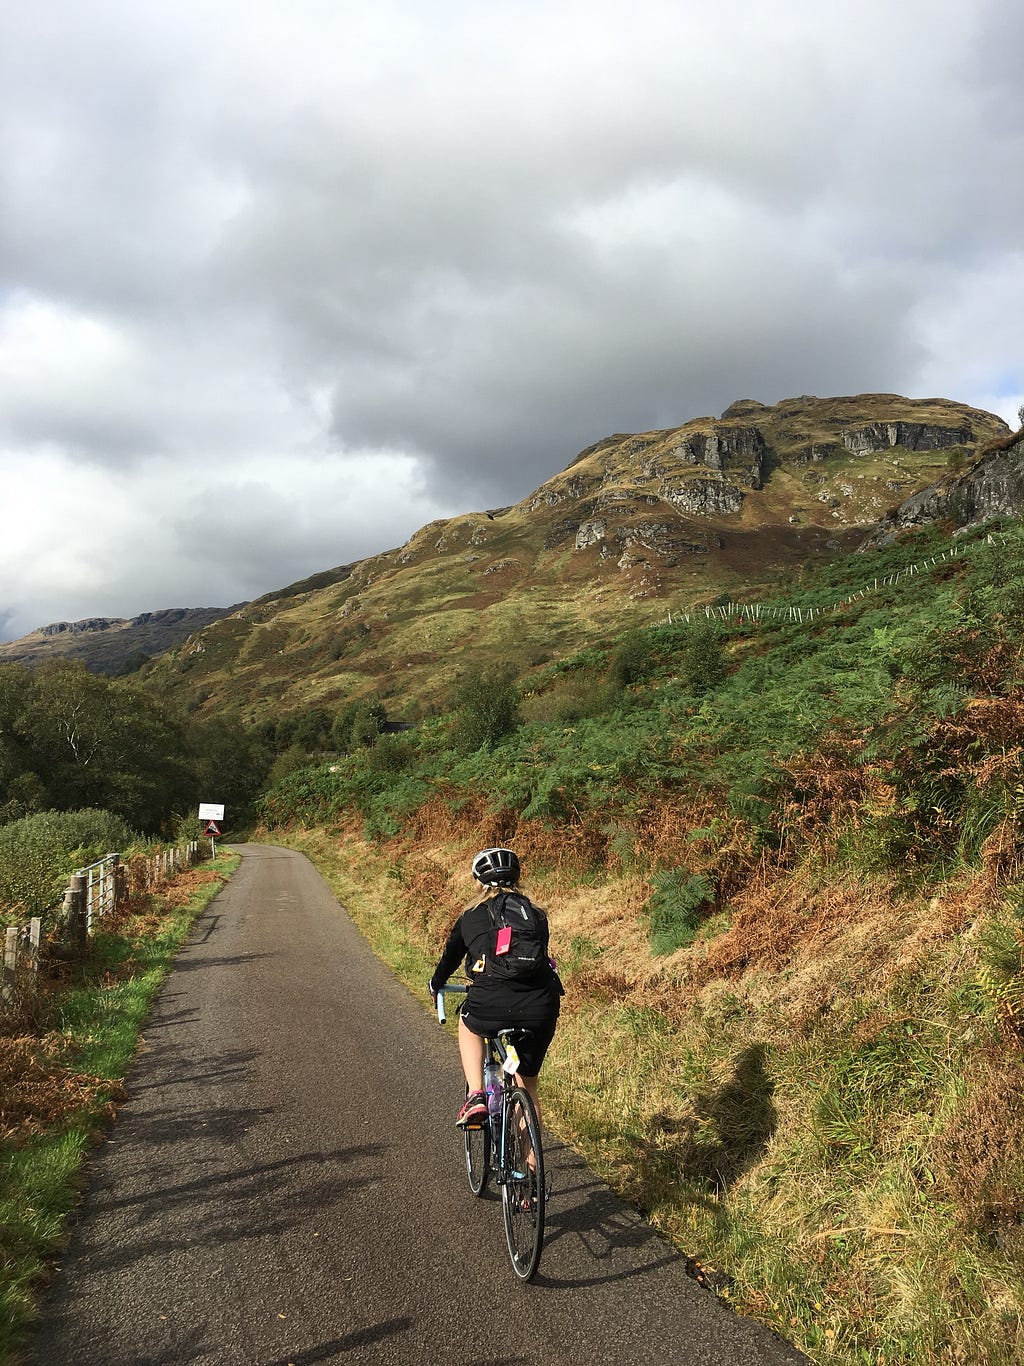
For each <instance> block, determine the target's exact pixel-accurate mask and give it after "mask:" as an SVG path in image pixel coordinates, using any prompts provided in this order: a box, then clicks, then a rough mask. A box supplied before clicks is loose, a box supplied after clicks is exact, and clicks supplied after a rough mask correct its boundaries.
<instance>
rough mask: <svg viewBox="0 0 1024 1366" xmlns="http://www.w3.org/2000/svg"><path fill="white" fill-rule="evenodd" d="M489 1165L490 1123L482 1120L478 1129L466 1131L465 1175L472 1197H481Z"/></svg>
mask: <svg viewBox="0 0 1024 1366" xmlns="http://www.w3.org/2000/svg"><path fill="white" fill-rule="evenodd" d="M490 1165H491V1122H490V1120H489V1119H487V1120H484V1122H483V1124H482V1125H481V1127H480V1128H479V1129H467V1130H466V1175H467V1176H468V1177H469V1189H470V1190H471V1191H472V1192H473V1194H474V1195H483V1193H484V1187H485V1186H486V1185H487V1173H488V1171H489V1170H490Z"/></svg>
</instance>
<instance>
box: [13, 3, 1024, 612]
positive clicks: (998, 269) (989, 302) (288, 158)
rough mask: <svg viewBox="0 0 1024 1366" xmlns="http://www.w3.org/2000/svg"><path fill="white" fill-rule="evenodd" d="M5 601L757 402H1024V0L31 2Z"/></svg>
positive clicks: (485, 490)
mask: <svg viewBox="0 0 1024 1366" xmlns="http://www.w3.org/2000/svg"><path fill="white" fill-rule="evenodd" d="M0 26H2V31H0V505H2V508H3V514H4V515H3V520H2V528H3V535H2V538H0V638H13V637H17V636H20V635H22V634H24V633H26V632H27V631H29V630H31V629H32V628H34V627H36V626H39V625H43V624H44V623H47V622H50V621H55V620H77V619H79V618H81V617H84V616H96V615H100V616H131V615H135V614H137V613H139V612H143V611H148V610H151V609H155V608H162V607H172V606H220V605H226V604H228V603H233V602H236V601H239V600H242V599H246V598H250V597H254V596H257V595H258V594H260V593H262V592H265V591H268V590H270V589H274V588H279V587H282V586H284V585H285V584H287V583H289V582H291V581H293V580H295V579H297V578H300V577H302V576H304V575H306V574H309V573H312V572H315V571H317V570H320V569H325V568H328V567H331V566H333V565H337V564H344V563H346V562H348V561H350V560H353V559H357V558H361V557H363V556H365V555H368V554H373V553H375V552H376V551H380V550H385V549H388V548H390V547H392V546H394V545H398V544H401V543H402V542H403V541H404V540H405V539H406V538H407V537H408V536H409V535H411V534H412V532H413V531H415V530H416V529H417V528H418V527H420V526H422V525H423V524H424V523H425V522H427V521H430V520H431V519H432V518H434V517H438V516H446V515H451V514H454V513H458V512H466V511H473V510H476V509H479V508H482V507H487V506H495V505H499V504H505V503H510V502H514V501H518V500H519V499H521V498H523V497H524V496H525V495H526V494H528V493H529V492H531V491H532V490H533V489H534V488H535V487H536V486H537V485H538V484H540V483H542V482H543V481H544V480H545V479H547V478H549V477H550V476H551V475H553V474H555V473H557V472H558V471H559V470H561V469H563V468H564V467H565V465H567V464H568V462H569V461H570V460H571V458H572V457H573V456H574V455H575V454H576V452H577V451H579V450H580V449H582V448H583V447H585V446H587V445H589V444H590V443H591V442H593V441H595V440H598V439H600V438H601V437H603V436H606V435H609V434H611V433H613V432H622V431H638V430H644V429H647V428H651V427H663V426H674V425H678V424H680V423H682V422H685V421H687V420H689V419H690V418H694V417H699V416H701V415H705V414H718V413H720V412H721V411H722V410H723V409H724V408H725V407H726V406H727V405H728V404H729V403H731V402H732V401H733V400H735V399H739V398H756V399H759V400H761V401H762V402H764V403H775V402H777V401H779V400H780V399H783V398H788V397H792V396H794V395H797V394H804V393H808V394H818V395H820V396H826V395H833V394H848V393H859V392H865V391H878V390H884V391H892V392H898V393H903V394H907V395H909V396H911V397H931V396H942V397H947V398H952V399H957V400H959V401H961V402H966V403H970V404H974V405H976V406H978V407H982V408H986V409H989V410H990V411H993V412H996V413H999V414H1000V415H1001V416H1002V417H1003V418H1005V419H1006V420H1007V421H1008V422H1010V423H1011V424H1012V425H1013V426H1014V427H1016V426H1017V425H1018V423H1017V418H1016V413H1017V408H1018V406H1019V405H1020V403H1021V402H1022V401H1024V348H1022V331H1024V324H1022V321H1021V319H1022V315H1024V309H1022V301H1024V248H1022V243H1024V237H1022V224H1024V170H1022V168H1024V99H1022V97H1021V93H1020V61H1021V54H1022V53H1024V8H1022V7H1021V6H1020V5H1007V4H1005V3H1003V4H997V3H988V0H899V3H896V0H842V2H839V0H773V3H772V4H770V5H769V4H767V3H763V0H761V2H758V3H755V0H672V3H661V2H660V0H374V2H373V3H372V4H370V3H367V0H359V3H353V2H351V0H39V3H35V4H29V3H27V0H0Z"/></svg>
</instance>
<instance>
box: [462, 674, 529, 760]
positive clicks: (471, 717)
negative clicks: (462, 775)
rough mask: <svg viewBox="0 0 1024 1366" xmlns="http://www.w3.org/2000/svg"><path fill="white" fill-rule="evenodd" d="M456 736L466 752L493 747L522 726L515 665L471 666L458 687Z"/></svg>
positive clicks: (470, 752)
mask: <svg viewBox="0 0 1024 1366" xmlns="http://www.w3.org/2000/svg"><path fill="white" fill-rule="evenodd" d="M454 701H455V728H454V732H453V739H454V741H455V745H456V748H457V749H459V750H460V751H461V752H462V753H463V754H474V753H475V752H476V751H477V750H478V749H482V748H487V749H491V748H493V747H494V745H496V744H497V743H498V742H499V741H500V740H503V739H504V738H505V736H506V735H511V734H512V732H513V731H514V730H516V729H517V728H518V726H519V689H518V687H517V682H516V670H515V666H514V665H513V664H510V663H503V664H497V665H495V666H494V667H493V668H490V669H488V668H483V669H471V670H469V671H467V672H466V673H464V674H463V675H462V677H461V679H460V680H459V684H458V687H457V688H456V691H455V698H454Z"/></svg>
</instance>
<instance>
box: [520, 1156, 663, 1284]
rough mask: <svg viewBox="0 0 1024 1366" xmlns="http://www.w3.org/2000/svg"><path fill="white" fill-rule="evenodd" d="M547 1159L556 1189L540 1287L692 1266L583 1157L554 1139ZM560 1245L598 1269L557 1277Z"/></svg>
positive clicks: (546, 1226)
mask: <svg viewBox="0 0 1024 1366" xmlns="http://www.w3.org/2000/svg"><path fill="white" fill-rule="evenodd" d="M545 1157H546V1160H547V1169H548V1171H549V1172H550V1173H551V1174H552V1176H553V1179H554V1182H555V1186H554V1190H553V1192H552V1196H551V1199H550V1200H549V1201H548V1206H547V1216H546V1218H545V1221H544V1260H543V1261H542V1262H541V1267H540V1270H539V1272H538V1273H537V1277H536V1281H535V1283H536V1284H537V1285H544V1286H547V1287H548V1288H550V1289H560V1288H571V1287H576V1288H581V1287H583V1286H592V1285H605V1284H608V1283H610V1282H612V1281H622V1280H628V1279H630V1278H631V1277H636V1276H645V1275H648V1274H649V1273H650V1272H652V1271H656V1270H659V1269H660V1268H662V1267H665V1266H668V1265H671V1264H672V1263H675V1262H680V1263H685V1264H688V1263H689V1258H688V1257H686V1255H685V1254H684V1253H682V1252H680V1251H679V1249H678V1248H675V1247H673V1246H672V1244H671V1243H669V1242H668V1241H667V1240H666V1238H665V1237H664V1235H662V1234H661V1233H659V1232H658V1230H657V1229H655V1228H653V1227H652V1226H651V1225H650V1224H647V1223H645V1222H644V1219H643V1217H642V1216H641V1215H640V1213H639V1212H638V1211H637V1210H635V1209H632V1208H631V1207H630V1206H629V1205H627V1204H625V1203H624V1202H623V1201H622V1200H621V1199H620V1198H619V1197H618V1196H617V1195H616V1194H615V1193H614V1192H613V1191H612V1190H610V1189H609V1187H608V1186H606V1185H605V1184H604V1182H603V1181H600V1180H598V1178H597V1177H596V1176H594V1174H593V1172H591V1171H590V1169H589V1168H588V1167H587V1165H586V1163H585V1162H584V1161H583V1158H582V1157H580V1155H579V1154H578V1153H576V1152H574V1151H573V1150H572V1149H571V1148H566V1147H563V1146H562V1145H561V1144H560V1143H557V1142H552V1141H549V1142H548V1143H547V1145H546V1146H545ZM560 1241H563V1242H571V1243H572V1244H573V1245H574V1246H572V1247H571V1249H567V1250H566V1257H565V1261H566V1262H569V1261H570V1259H571V1260H574V1261H582V1262H584V1263H587V1264H589V1265H591V1266H592V1267H593V1270H592V1271H589V1272H585V1273H584V1274H581V1275H577V1276H564V1275H563V1276H555V1275H552V1274H551V1261H552V1257H551V1253H552V1250H553V1249H554V1248H555V1247H556V1245H557V1244H558V1243H559V1242H560ZM555 1256H556V1257H557V1256H558V1254H557V1253H556V1254H555Z"/></svg>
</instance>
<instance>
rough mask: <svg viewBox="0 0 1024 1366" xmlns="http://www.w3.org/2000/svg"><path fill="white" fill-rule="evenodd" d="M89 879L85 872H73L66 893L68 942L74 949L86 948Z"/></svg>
mask: <svg viewBox="0 0 1024 1366" xmlns="http://www.w3.org/2000/svg"><path fill="white" fill-rule="evenodd" d="M88 896H89V879H88V878H87V877H86V875H85V874H84V873H73V874H72V875H71V879H70V881H69V882H68V889H67V891H66V892H65V893H64V910H65V912H66V914H67V921H68V943H69V944H70V945H71V947H72V948H73V949H79V950H84V949H85V943H86V915H87V909H88V908H87V905H86V902H87V900H88Z"/></svg>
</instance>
